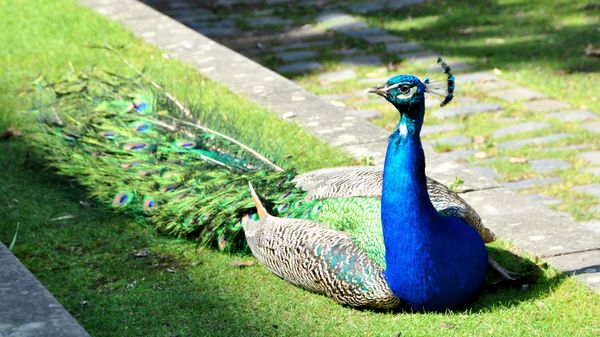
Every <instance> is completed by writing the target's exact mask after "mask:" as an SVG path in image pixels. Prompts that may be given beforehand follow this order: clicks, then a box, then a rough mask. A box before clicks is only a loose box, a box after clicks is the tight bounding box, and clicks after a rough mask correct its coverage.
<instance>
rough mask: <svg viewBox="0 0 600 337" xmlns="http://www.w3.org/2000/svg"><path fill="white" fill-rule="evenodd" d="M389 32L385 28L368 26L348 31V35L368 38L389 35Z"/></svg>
mask: <svg viewBox="0 0 600 337" xmlns="http://www.w3.org/2000/svg"><path fill="white" fill-rule="evenodd" d="M387 34H388V32H387V31H386V30H385V29H382V28H379V27H366V28H364V29H358V30H352V31H349V32H347V33H346V35H348V36H352V37H355V38H357V39H363V40H366V39H368V38H369V37H371V36H379V35H387Z"/></svg>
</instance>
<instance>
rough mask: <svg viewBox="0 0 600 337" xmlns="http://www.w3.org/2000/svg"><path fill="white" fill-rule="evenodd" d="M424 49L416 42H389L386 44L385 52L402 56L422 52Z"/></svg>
mask: <svg viewBox="0 0 600 337" xmlns="http://www.w3.org/2000/svg"><path fill="white" fill-rule="evenodd" d="M421 49H423V47H422V46H421V45H420V44H418V43H415V42H388V43H386V44H385V51H386V53H388V54H402V53H410V52H413V51H417V50H421Z"/></svg>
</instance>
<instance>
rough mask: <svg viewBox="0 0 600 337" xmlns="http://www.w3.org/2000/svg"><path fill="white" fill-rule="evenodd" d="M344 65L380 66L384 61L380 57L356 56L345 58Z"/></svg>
mask: <svg viewBox="0 0 600 337" xmlns="http://www.w3.org/2000/svg"><path fill="white" fill-rule="evenodd" d="M342 63H345V64H348V65H352V66H378V65H380V64H382V63H383V60H382V59H381V57H379V56H378V55H355V56H348V57H344V58H343V59H342Z"/></svg>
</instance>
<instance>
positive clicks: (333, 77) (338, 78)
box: [318, 69, 356, 83]
mask: <svg viewBox="0 0 600 337" xmlns="http://www.w3.org/2000/svg"><path fill="white" fill-rule="evenodd" d="M355 77H356V71H354V70H353V69H343V70H338V71H330V72H327V73H321V74H319V75H318V78H319V81H321V82H324V83H329V82H342V81H347V80H350V79H353V78H355Z"/></svg>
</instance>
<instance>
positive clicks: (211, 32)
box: [189, 24, 237, 37]
mask: <svg viewBox="0 0 600 337" xmlns="http://www.w3.org/2000/svg"><path fill="white" fill-rule="evenodd" d="M189 27H190V28H192V29H193V30H196V31H199V32H201V33H202V34H204V35H207V36H211V37H229V36H234V35H235V34H236V33H237V30H236V28H235V27H234V26H222V27H221V26H206V25H204V24H201V25H199V24H190V25H189Z"/></svg>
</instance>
